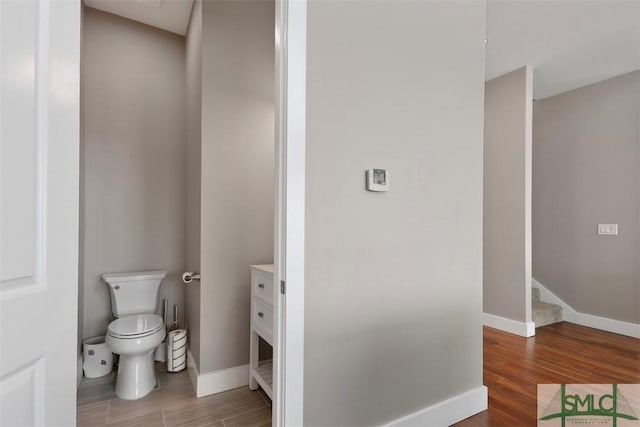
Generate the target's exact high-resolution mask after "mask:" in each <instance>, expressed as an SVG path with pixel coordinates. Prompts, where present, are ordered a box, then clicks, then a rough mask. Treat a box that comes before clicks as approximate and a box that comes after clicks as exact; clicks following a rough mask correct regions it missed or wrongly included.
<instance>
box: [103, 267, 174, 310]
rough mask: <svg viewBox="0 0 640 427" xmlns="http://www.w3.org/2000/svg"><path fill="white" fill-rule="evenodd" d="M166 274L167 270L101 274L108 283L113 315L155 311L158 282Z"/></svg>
mask: <svg viewBox="0 0 640 427" xmlns="http://www.w3.org/2000/svg"><path fill="white" fill-rule="evenodd" d="M166 276H167V272H166V271H161V270H157V271H134V272H131V273H112V274H103V275H102V280H104V282H105V283H106V284H107V285H109V293H110V294H111V312H112V313H113V315H114V316H116V317H122V316H128V315H131V314H145V313H155V311H156V300H157V299H158V289H159V288H160V282H162V279H164V278H165V277H166Z"/></svg>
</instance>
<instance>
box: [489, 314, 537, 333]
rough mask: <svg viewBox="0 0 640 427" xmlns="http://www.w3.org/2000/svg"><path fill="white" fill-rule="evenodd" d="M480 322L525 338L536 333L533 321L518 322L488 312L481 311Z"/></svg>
mask: <svg viewBox="0 0 640 427" xmlns="http://www.w3.org/2000/svg"><path fill="white" fill-rule="evenodd" d="M482 324H483V325H484V326H489V327H490V328H495V329H500V330H501V331H504V332H509V333H510V334H515V335H520V336H521V337H525V338H529V337H532V336H534V335H535V334H536V324H535V323H534V322H519V321H517V320H513V319H507V318H506V317H500V316H496V315H494V314H489V313H482Z"/></svg>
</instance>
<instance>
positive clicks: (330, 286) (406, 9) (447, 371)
mask: <svg viewBox="0 0 640 427" xmlns="http://www.w3.org/2000/svg"><path fill="white" fill-rule="evenodd" d="M307 25H308V41H307V43H308V51H307V55H308V56H307V73H308V74H307V78H308V81H307V85H308V86H307V90H308V92H307V184H306V192H307V193H306V197H307V200H306V212H307V213H306V249H305V250H306V253H305V257H306V265H305V356H304V366H305V377H304V383H305V390H304V406H305V407H304V417H305V420H304V421H305V422H304V424H305V425H309V426H311V425H324V426H329V425H335V426H338V425H340V426H346V425H349V426H360V425H378V424H381V423H384V422H386V421H390V420H392V419H395V418H398V417H400V416H403V415H406V414H408V413H411V412H414V411H416V410H419V409H422V408H424V407H427V406H430V405H433V404H436V403H438V402H440V401H443V400H445V399H448V398H451V397H453V396H455V395H458V394H460V393H463V392H467V391H469V390H472V389H476V388H477V387H480V386H481V384H482V128H483V91H484V42H483V40H484V33H485V32H484V30H485V22H484V4H483V2H475V1H471V2H446V1H443V2H433V1H428V2H373V1H372V2H363V1H340V2H325V1H312V2H310V3H309V5H308V24H307ZM374 167H375V168H387V169H388V170H389V171H390V173H391V190H390V191H389V192H388V193H370V192H367V191H365V189H364V171H365V170H366V169H369V168H374Z"/></svg>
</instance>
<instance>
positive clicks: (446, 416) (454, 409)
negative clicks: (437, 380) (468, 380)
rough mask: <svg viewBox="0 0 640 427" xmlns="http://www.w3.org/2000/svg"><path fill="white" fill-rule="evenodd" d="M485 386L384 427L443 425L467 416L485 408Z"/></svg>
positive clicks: (434, 426) (438, 426) (486, 396)
mask: <svg viewBox="0 0 640 427" xmlns="http://www.w3.org/2000/svg"><path fill="white" fill-rule="evenodd" d="M487 398H488V394H487V387H486V386H480V387H478V388H475V389H473V390H470V391H468V392H466V393H462V394H459V395H457V396H454V397H452V398H450V399H447V400H445V401H443V402H440V403H436V404H435V405H432V406H429V407H427V408H424V409H421V410H419V411H417V412H414V413H413V414H409V415H406V416H404V417H402V418H398V419H397V420H393V421H391V422H390V423H388V424H385V427H409V426H433V427H436V426H437V427H440V426H442V427H444V426H450V425H451V424H455V423H457V422H459V421H462V420H464V419H465V418H469V417H471V416H473V415H475V414H477V413H478V412H482V411H484V410H486V409H487Z"/></svg>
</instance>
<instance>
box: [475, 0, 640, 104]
mask: <svg viewBox="0 0 640 427" xmlns="http://www.w3.org/2000/svg"><path fill="white" fill-rule="evenodd" d="M524 65H531V66H532V67H533V78H534V84H533V95H534V99H542V98H546V97H549V96H552V95H556V94H558V93H562V92H566V91H568V90H572V89H576V88H578V87H582V86H585V85H588V84H591V83H595V82H598V81H602V80H605V79H608V78H611V77H614V76H618V75H621V74H624V73H627V72H630V71H634V70H637V69H640V0H622V1H620V0H595V1H588V0H520V1H517V0H487V74H486V79H487V80H490V79H493V78H495V77H498V76H500V75H502V74H505V73H508V72H510V71H513V70H515V69H518V68H521V67H522V66H524Z"/></svg>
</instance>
